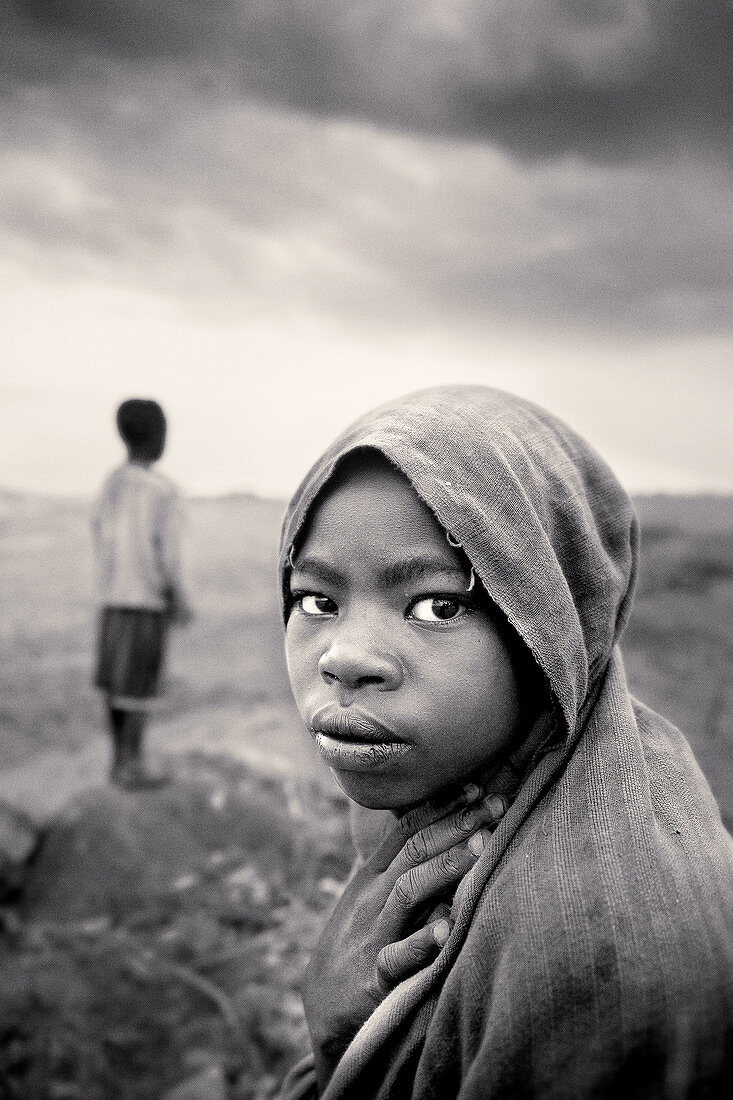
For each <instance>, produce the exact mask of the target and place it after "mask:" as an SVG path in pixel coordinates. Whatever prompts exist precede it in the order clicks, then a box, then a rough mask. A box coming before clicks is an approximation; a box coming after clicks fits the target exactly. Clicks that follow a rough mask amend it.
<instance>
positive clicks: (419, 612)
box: [410, 596, 467, 623]
mask: <svg viewBox="0 0 733 1100" xmlns="http://www.w3.org/2000/svg"><path fill="white" fill-rule="evenodd" d="M466 611H467V608H466V604H465V603H464V601H463V600H461V599H460V598H459V597H458V596H427V597H426V598H425V599H424V600H418V601H417V603H414V604H413V605H412V607H411V608H410V618H411V619H417V620H418V622H421V623H444V622H448V621H450V620H451V619H457V618H459V617H460V616H461V615H464V614H465V613H466Z"/></svg>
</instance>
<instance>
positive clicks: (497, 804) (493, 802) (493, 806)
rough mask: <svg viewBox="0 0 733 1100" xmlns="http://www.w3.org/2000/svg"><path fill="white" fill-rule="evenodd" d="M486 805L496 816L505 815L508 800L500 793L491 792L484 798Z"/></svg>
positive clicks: (493, 815)
mask: <svg viewBox="0 0 733 1100" xmlns="http://www.w3.org/2000/svg"><path fill="white" fill-rule="evenodd" d="M484 806H485V807H486V809H487V810H488V811H489V813H490V814H491V815H492V817H494V818H499V817H503V816H504V814H505V813H506V802H505V801H504V799H503V798H502V797H501V795H500V794H490V795H489V796H488V797H487V798H485V799H484Z"/></svg>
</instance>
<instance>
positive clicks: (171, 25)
mask: <svg viewBox="0 0 733 1100" xmlns="http://www.w3.org/2000/svg"><path fill="white" fill-rule="evenodd" d="M5 20H6V26H5V32H4V34H3V43H4V44H3V45H0V51H2V55H3V61H4V64H3V69H2V71H3V73H4V74H5V84H6V89H7V88H8V87H9V86H10V84H11V83H12V81H16V82H17V81H22V80H40V79H44V78H45V79H49V78H50V79H53V80H69V79H72V78H73V79H76V80H79V79H83V78H84V75H85V73H86V74H88V73H89V71H90V66H91V67H92V69H94V60H95V59H96V60H97V61H99V60H100V59H104V58H109V59H117V60H118V61H121V62H124V63H127V64H130V65H133V64H136V65H139V64H141V63H143V64H155V63H156V62H160V61H167V60H171V59H177V60H178V61H179V63H181V64H182V77H184V76H185V75H186V66H190V68H189V69H188V73H189V75H191V74H195V75H196V76H197V78H198V79H200V80H201V81H203V82H204V83H205V82H206V81H207V79H208V80H209V81H210V82H213V83H214V84H215V85H216V86H217V87H220V88H221V87H224V88H225V89H226V91H227V94H231V93H233V92H235V93H239V94H241V95H243V96H246V95H255V96H258V97H261V98H264V99H267V100H269V101H271V102H273V103H280V104H283V105H287V106H289V107H294V108H297V109H301V110H313V111H318V112H325V113H328V114H339V115H350V116H359V117H362V118H366V119H372V120H374V121H376V122H378V123H386V124H389V125H394V126H399V127H402V128H418V129H427V130H430V131H433V132H438V133H446V134H449V133H455V134H469V135H474V136H476V137H479V138H486V139H488V140H492V141H499V142H501V143H503V144H504V145H505V146H506V147H508V148H510V149H513V150H514V151H519V152H521V153H524V154H535V155H553V156H554V155H557V154H558V153H563V152H574V153H581V154H585V155H588V156H593V157H601V158H605V159H616V158H621V159H624V158H627V157H629V156H632V157H638V156H641V155H649V154H652V153H656V152H659V151H660V150H662V151H664V150H669V149H671V148H676V147H679V146H681V145H686V146H688V147H689V146H690V145H695V146H697V147H701V148H706V149H711V150H714V151H715V152H717V153H718V154H719V155H724V156H726V157H728V156H729V155H730V149H731V145H732V144H733V143H731V141H730V117H731V113H732V112H733V81H732V80H731V79H730V72H731V62H732V61H733V5H731V3H730V2H729V0H521V2H517V0H494V2H493V3H487V2H486V0H441V2H437V0H434V2H431V0H421V2H420V3H414V2H413V0H371V2H370V3H369V4H362V3H357V2H356V0H318V2H317V0H207V2H206V3H202V2H200V0H188V2H186V0H105V3H104V4H102V3H99V0H13V7H12V9H11V10H10V14H6V17H5ZM31 40H32V41H33V42H34V43H35V47H34V48H32V49H29V44H30V42H31ZM21 47H22V48H21ZM184 61H185V65H183V62H184Z"/></svg>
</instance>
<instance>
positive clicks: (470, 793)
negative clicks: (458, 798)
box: [463, 783, 481, 802]
mask: <svg viewBox="0 0 733 1100" xmlns="http://www.w3.org/2000/svg"><path fill="white" fill-rule="evenodd" d="M480 795H481V788H480V787H477V786H476V784H475V783H467V784H466V786H465V787H464V788H463V797H464V798H465V800H466V802H475V801H476V799H477V798H479V797H480Z"/></svg>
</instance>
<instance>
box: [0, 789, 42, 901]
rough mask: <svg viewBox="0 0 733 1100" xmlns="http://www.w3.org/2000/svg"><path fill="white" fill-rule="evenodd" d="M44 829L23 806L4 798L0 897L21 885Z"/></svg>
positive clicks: (0, 831)
mask: <svg viewBox="0 0 733 1100" xmlns="http://www.w3.org/2000/svg"><path fill="white" fill-rule="evenodd" d="M39 837H40V830H39V829H38V828H37V827H36V826H35V825H34V824H33V822H32V821H31V820H30V818H29V817H27V816H26V815H25V814H24V813H22V812H21V811H20V810H17V809H15V807H14V806H9V805H7V804H6V803H4V802H0V900H2V899H4V898H6V897H8V896H10V895H11V894H13V893H14V892H15V891H16V890H18V888H19V887H20V885H21V883H22V881H23V877H24V874H25V868H26V864H27V862H28V860H29V859H30V857H31V855H32V854H33V852H34V851H35V849H36V847H37V845H38V841H39Z"/></svg>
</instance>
